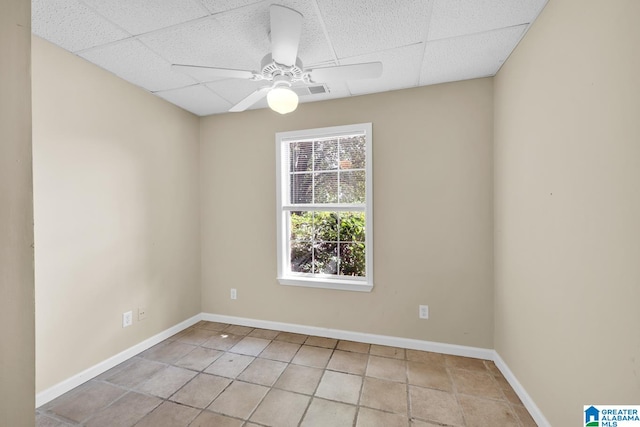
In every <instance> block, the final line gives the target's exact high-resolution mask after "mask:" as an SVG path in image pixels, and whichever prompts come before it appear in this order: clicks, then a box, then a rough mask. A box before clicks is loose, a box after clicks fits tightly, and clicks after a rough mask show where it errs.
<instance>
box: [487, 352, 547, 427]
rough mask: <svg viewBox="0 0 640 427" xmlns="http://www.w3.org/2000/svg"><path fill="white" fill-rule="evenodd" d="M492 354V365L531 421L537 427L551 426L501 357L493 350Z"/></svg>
mask: <svg viewBox="0 0 640 427" xmlns="http://www.w3.org/2000/svg"><path fill="white" fill-rule="evenodd" d="M493 353H494V354H493V361H494V363H495V364H496V366H497V367H498V369H500V372H502V375H504V377H505V378H506V380H507V381H508V382H509V384H510V385H511V388H513V391H515V392H516V394H517V395H518V397H519V398H520V400H521V401H522V403H523V404H524V407H525V408H527V410H528V411H529V413H530V414H531V417H533V420H534V421H535V422H536V424H538V427H551V424H550V423H549V421H548V420H547V419H546V418H545V416H544V414H543V413H542V411H540V408H538V405H536V404H535V402H534V401H533V399H532V398H531V396H529V393H527V391H526V390H525V389H524V387H522V384H520V381H518V379H517V378H516V376H515V375H514V374H513V372H511V369H509V367H508V366H507V364H506V363H505V361H504V360H502V357H500V355H499V354H498V352H497V351H495V350H494V351H493Z"/></svg>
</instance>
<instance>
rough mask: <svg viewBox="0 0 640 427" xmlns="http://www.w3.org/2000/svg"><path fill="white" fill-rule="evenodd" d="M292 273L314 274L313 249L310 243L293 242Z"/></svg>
mask: <svg viewBox="0 0 640 427" xmlns="http://www.w3.org/2000/svg"><path fill="white" fill-rule="evenodd" d="M291 271H292V272H295V273H313V249H312V244H311V243H310V242H296V241H292V242H291Z"/></svg>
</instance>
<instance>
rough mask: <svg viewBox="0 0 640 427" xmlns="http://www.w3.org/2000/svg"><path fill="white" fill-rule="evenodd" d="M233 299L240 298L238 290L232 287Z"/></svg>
mask: <svg viewBox="0 0 640 427" xmlns="http://www.w3.org/2000/svg"><path fill="white" fill-rule="evenodd" d="M231 299H238V291H236V290H235V288H231Z"/></svg>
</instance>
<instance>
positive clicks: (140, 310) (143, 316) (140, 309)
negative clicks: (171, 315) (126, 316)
mask: <svg viewBox="0 0 640 427" xmlns="http://www.w3.org/2000/svg"><path fill="white" fill-rule="evenodd" d="M146 318H147V309H146V308H144V307H138V321H140V320H144V319H146Z"/></svg>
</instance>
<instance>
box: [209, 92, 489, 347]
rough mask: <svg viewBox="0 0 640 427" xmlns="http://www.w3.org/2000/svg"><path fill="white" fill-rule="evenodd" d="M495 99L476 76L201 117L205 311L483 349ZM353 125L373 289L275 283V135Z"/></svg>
mask: <svg viewBox="0 0 640 427" xmlns="http://www.w3.org/2000/svg"><path fill="white" fill-rule="evenodd" d="M492 90H493V85H492V80H491V79H479V80H472V81H466V82H460V83H453V84H445V85H439V86H431V87H423V88H418V89H411V90H404V91H394V92H388V93H383V94H376V95H369V96H361V97H354V98H348V99H340V100H333V101H327V102H316V103H310V104H302V105H301V106H300V107H299V109H298V111H296V112H295V114H291V115H288V116H280V115H278V114H276V113H274V112H272V111H270V110H257V111H249V112H245V113H240V114H224V115H218V116H211V117H207V118H203V119H202V120H201V148H200V149H201V177H202V178H201V179H202V181H201V189H202V191H201V206H202V213H201V215H202V308H203V311H204V312H208V313H217V314H225V315H233V316H241V317H247V318H252V319H262V320H270V321H279V322H290V323H295V324H302V325H311V326H318V327H328V328H337V329H342V330H349V331H358V332H368V333H375V334H383V335H392V336H397V337H407V338H415V339H422V340H430V341H437V342H445V343H452V344H461V345H469V346H477V347H485V348H493V289H492V287H493V282H492V274H493V273H492V268H493V254H492V245H493V243H492V238H493V231H492V230H493V228H492V148H491V145H492V135H493V129H492V126H493V112H492V105H493V98H492ZM361 122H373V158H374V165H373V168H374V222H375V223H374V235H375V267H374V268H375V285H374V289H373V291H372V292H371V293H358V292H345V291H337V290H324V289H312V288H302V287H289V286H282V285H279V284H278V283H277V281H276V231H275V229H276V227H275V225H276V217H275V141H274V137H275V133H276V132H279V131H288V130H295V129H308V128H316V127H324V126H334V125H341V124H350V123H361ZM230 288H237V290H238V299H237V300H235V301H231V300H230V298H229V289H230ZM418 304H428V305H429V307H430V316H431V318H430V319H429V320H419V319H418Z"/></svg>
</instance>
